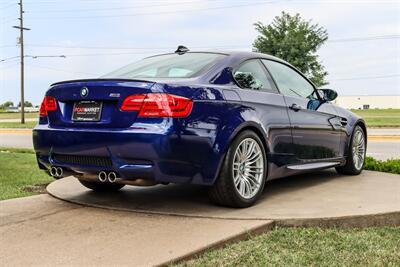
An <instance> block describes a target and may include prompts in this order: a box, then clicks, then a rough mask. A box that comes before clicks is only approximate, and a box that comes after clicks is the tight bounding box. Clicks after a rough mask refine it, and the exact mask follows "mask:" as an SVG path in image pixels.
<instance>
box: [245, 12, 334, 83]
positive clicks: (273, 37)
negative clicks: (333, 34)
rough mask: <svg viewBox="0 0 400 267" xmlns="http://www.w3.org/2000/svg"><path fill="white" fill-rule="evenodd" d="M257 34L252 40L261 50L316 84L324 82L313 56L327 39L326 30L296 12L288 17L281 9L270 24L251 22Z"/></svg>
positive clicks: (320, 67) (319, 64)
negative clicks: (280, 12)
mask: <svg viewBox="0 0 400 267" xmlns="http://www.w3.org/2000/svg"><path fill="white" fill-rule="evenodd" d="M254 26H255V29H256V30H257V31H258V33H259V35H258V37H257V38H256V40H255V41H254V43H253V46H254V48H255V49H256V50H257V51H258V52H261V53H266V54H270V55H273V56H276V57H279V58H281V59H283V60H285V61H287V62H289V63H290V64H292V65H293V66H295V67H296V68H298V69H299V70H300V71H301V72H302V73H304V74H305V75H306V76H307V77H308V78H309V79H310V80H311V81H313V82H314V84H315V85H316V86H318V87H319V86H323V85H326V84H327V82H326V80H325V77H326V76H327V75H328V72H326V71H325V69H324V67H323V66H322V65H321V63H320V62H319V59H318V55H316V52H317V50H318V49H319V48H320V47H321V45H322V44H323V43H325V42H326V40H328V33H327V31H326V29H324V28H323V27H320V26H319V25H318V24H312V22H311V21H306V20H303V19H302V18H301V17H300V14H296V15H295V16H291V15H290V14H288V13H286V12H282V14H281V15H280V16H276V17H275V18H274V20H273V21H272V23H271V24H269V25H264V24H263V23H261V22H257V23H255V24H254Z"/></svg>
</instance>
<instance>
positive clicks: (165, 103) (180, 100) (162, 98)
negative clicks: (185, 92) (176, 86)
mask: <svg viewBox="0 0 400 267" xmlns="http://www.w3.org/2000/svg"><path fill="white" fill-rule="evenodd" d="M192 107H193V102H192V101H191V100H190V99H188V98H186V97H182V96H177V95H171V94H162V93H150V94H141V95H131V96H128V97H127V98H125V100H124V101H123V102H122V105H121V110H122V111H139V114H138V117H148V118H159V117H171V118H182V117H187V116H188V115H189V114H190V112H191V111H192Z"/></svg>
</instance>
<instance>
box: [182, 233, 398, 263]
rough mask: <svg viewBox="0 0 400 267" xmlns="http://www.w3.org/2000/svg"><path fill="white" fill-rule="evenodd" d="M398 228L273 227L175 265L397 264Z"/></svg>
mask: <svg viewBox="0 0 400 267" xmlns="http://www.w3.org/2000/svg"><path fill="white" fill-rule="evenodd" d="M399 240H400V227H383V228H364V229H342V228H333V229H321V228H276V229H274V230H272V231H268V232H266V233H264V234H262V235H260V236H256V237H253V238H251V239H249V240H247V241H242V242H239V243H236V244H232V245H229V246H227V247H225V248H223V249H218V250H212V251H209V252H207V253H205V254H204V255H202V256H201V257H199V258H197V259H193V260H190V261H187V262H183V263H181V264H178V266H400V242H399Z"/></svg>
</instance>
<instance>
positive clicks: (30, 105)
mask: <svg viewBox="0 0 400 267" xmlns="http://www.w3.org/2000/svg"><path fill="white" fill-rule="evenodd" d="M24 103H25V104H24V106H25V107H27V108H29V107H33V105H32V103H31V102H29V101H25V102H24ZM20 106H21V101H19V103H18V107H20Z"/></svg>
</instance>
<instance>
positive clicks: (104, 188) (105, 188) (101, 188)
mask: <svg viewBox="0 0 400 267" xmlns="http://www.w3.org/2000/svg"><path fill="white" fill-rule="evenodd" d="M78 180H79V182H80V183H81V184H82V185H83V186H85V187H87V188H89V189H92V190H93V191H96V192H115V191H118V190H120V189H121V188H122V187H124V186H125V185H124V184H116V183H108V182H104V183H101V182H95V181H93V182H92V181H87V180H82V179H78Z"/></svg>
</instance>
